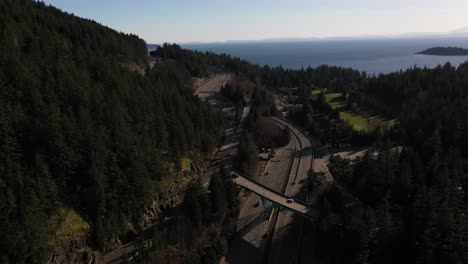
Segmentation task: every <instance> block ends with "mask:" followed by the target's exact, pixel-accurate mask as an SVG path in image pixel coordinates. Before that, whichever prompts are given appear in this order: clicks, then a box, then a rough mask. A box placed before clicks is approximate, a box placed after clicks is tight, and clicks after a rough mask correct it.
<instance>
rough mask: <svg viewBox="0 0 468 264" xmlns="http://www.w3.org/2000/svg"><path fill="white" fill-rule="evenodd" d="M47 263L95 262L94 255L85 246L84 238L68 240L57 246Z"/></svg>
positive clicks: (79, 263) (77, 263) (88, 263)
mask: <svg viewBox="0 0 468 264" xmlns="http://www.w3.org/2000/svg"><path fill="white" fill-rule="evenodd" d="M47 263H48V264H62V263H70V264H84V263H85V264H92V263H96V255H95V254H94V253H93V252H92V251H91V250H90V249H88V248H87V247H86V241H85V240H82V239H77V240H70V241H69V243H67V244H65V245H63V246H62V247H60V248H58V249H57V250H56V251H55V252H54V253H53V254H52V256H51V257H50V259H49V261H48V262H47Z"/></svg>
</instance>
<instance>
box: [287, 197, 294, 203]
mask: <svg viewBox="0 0 468 264" xmlns="http://www.w3.org/2000/svg"><path fill="white" fill-rule="evenodd" d="M286 202H287V203H294V199H292V198H289V199H287V200H286Z"/></svg>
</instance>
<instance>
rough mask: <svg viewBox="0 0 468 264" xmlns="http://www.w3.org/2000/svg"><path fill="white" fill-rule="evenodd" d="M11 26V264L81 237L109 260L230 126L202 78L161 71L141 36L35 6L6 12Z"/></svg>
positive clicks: (1, 179)
mask: <svg viewBox="0 0 468 264" xmlns="http://www.w3.org/2000/svg"><path fill="white" fill-rule="evenodd" d="M0 24H1V25H2V26H1V27H0V157H1V158H0V211H1V212H2V213H1V215H0V236H1V237H2V239H1V240H0V249H1V250H0V262H2V263H43V262H45V260H46V259H48V258H49V257H50V254H51V253H52V252H54V250H56V249H57V248H60V247H61V246H62V245H63V244H64V243H67V241H68V240H69V239H71V238H74V237H80V236H83V237H84V240H85V244H87V245H88V246H89V247H90V248H92V249H94V250H99V251H101V252H102V251H106V250H109V249H110V247H109V243H108V242H109V241H111V240H115V239H116V238H120V239H123V238H125V237H126V235H127V234H129V233H135V232H136V233H138V232H139V229H140V227H139V222H140V218H141V216H142V213H143V212H144V208H145V207H146V206H147V205H149V204H152V203H153V201H154V200H155V199H156V201H157V200H158V199H162V198H161V195H162V194H163V193H165V191H166V190H165V188H166V187H164V186H166V185H165V184H166V183H167V182H168V181H171V180H172V179H174V180H175V179H178V177H180V176H178V175H180V174H182V172H183V171H184V170H183V168H182V167H183V162H182V161H183V160H192V161H196V160H202V159H203V157H204V156H205V155H206V154H208V153H209V152H210V151H211V150H212V149H213V148H214V147H215V146H216V145H217V144H218V143H219V140H220V136H221V132H222V117H221V115H220V114H218V113H217V112H215V111H213V110H212V109H211V107H210V106H209V105H208V104H205V103H202V102H200V100H199V99H198V98H196V97H195V96H193V91H192V90H191V89H190V88H189V87H190V85H191V79H190V78H191V76H192V74H193V72H191V71H192V69H190V68H185V67H178V66H177V65H172V64H163V65H158V67H154V68H153V69H150V68H149V67H148V53H147V50H146V44H145V42H144V41H143V40H141V39H139V38H138V37H137V36H134V35H125V34H122V33H118V32H116V31H114V30H112V29H109V28H107V27H104V26H102V25H100V24H97V23H96V22H93V21H90V20H86V19H81V18H78V17H76V16H73V15H70V14H66V13H63V12H62V11H60V10H58V9H56V8H54V7H50V6H46V5H45V4H44V3H41V2H35V1H30V0H4V1H1V2H0ZM188 132H190V133H188ZM187 173H188V174H190V173H191V172H190V171H189V172H187V171H185V172H184V174H187ZM194 188H196V187H192V189H190V190H193V189H194ZM193 192H194V193H196V191H192V193H193ZM204 195H205V194H200V195H198V196H197V195H192V197H194V196H195V197H198V198H194V199H195V200H196V201H197V199H199V198H200V197H203V196H204ZM158 197H159V198H158ZM200 199H202V198H200ZM203 199H204V198H203ZM196 201H195V203H196ZM191 202H194V201H193V199H192V201H191ZM223 206H224V205H217V206H216V208H218V207H219V208H222V207H223ZM210 208H211V207H210ZM219 210H220V209H219ZM219 219H224V215H223V216H219ZM67 221H68V222H67ZM189 221H197V223H198V221H199V219H191V220H190V219H189ZM204 223H205V222H201V224H204Z"/></svg>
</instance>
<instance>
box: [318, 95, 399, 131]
mask: <svg viewBox="0 0 468 264" xmlns="http://www.w3.org/2000/svg"><path fill="white" fill-rule="evenodd" d="M316 91H318V92H317V94H319V93H320V90H314V91H312V93H314V92H316ZM325 100H326V101H327V103H328V104H329V105H330V107H331V108H332V109H334V110H335V109H338V110H340V109H343V108H345V107H346V102H345V100H344V97H343V93H328V94H325ZM340 119H341V120H343V121H345V122H346V123H348V124H350V125H351V126H352V127H353V129H354V130H355V131H366V132H370V131H372V130H374V129H375V128H376V127H380V128H381V129H387V128H391V127H393V126H394V125H396V124H397V123H398V119H391V120H388V119H386V118H384V117H382V116H372V117H365V116H362V115H358V114H356V113H353V112H351V111H340Z"/></svg>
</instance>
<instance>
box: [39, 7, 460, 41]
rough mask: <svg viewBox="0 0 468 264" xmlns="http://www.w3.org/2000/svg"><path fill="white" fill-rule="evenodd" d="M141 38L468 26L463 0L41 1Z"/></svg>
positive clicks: (340, 33)
mask: <svg viewBox="0 0 468 264" xmlns="http://www.w3.org/2000/svg"><path fill="white" fill-rule="evenodd" d="M44 2H46V3H49V4H52V5H54V6H56V7H58V8H60V9H62V10H64V11H68V12H71V13H74V14H76V15H78V16H82V17H86V18H91V19H94V20H96V21H98V22H100V23H102V24H105V25H107V26H109V27H111V28H114V29H116V30H119V31H123V32H126V33H135V34H137V35H139V36H140V37H141V38H143V39H145V40H146V41H147V42H148V43H161V42H178V43H181V42H192V41H201V42H210V41H224V40H255V39H265V38H280V37H328V36H358V35H395V34H400V33H407V32H447V31H451V30H454V29H457V28H461V27H468V15H467V14H468V0H216V1H215V0H45V1H44Z"/></svg>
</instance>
